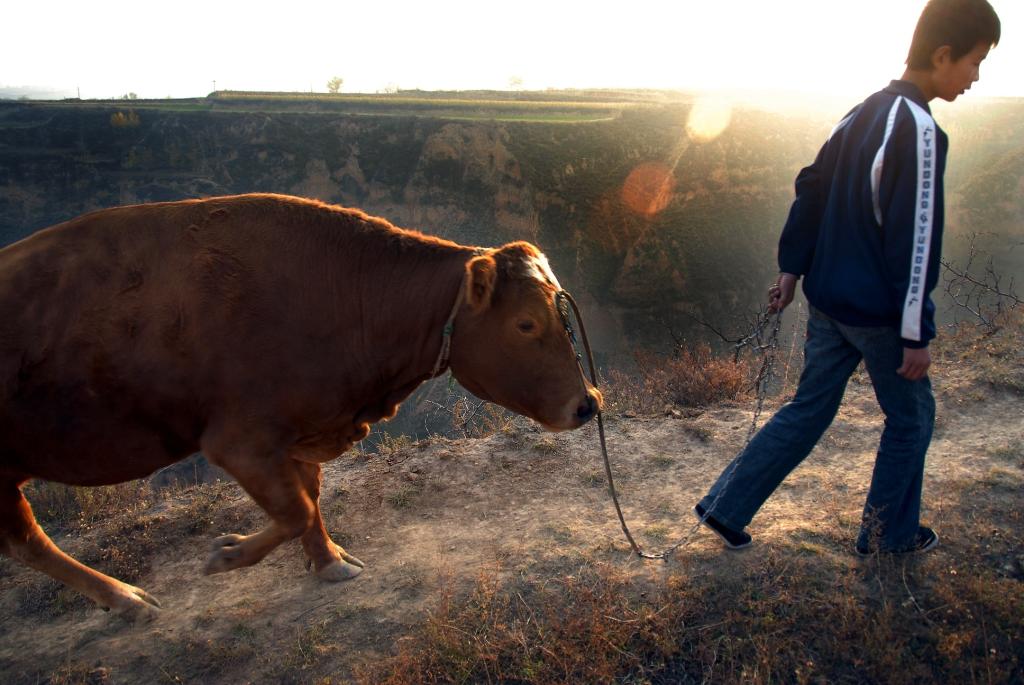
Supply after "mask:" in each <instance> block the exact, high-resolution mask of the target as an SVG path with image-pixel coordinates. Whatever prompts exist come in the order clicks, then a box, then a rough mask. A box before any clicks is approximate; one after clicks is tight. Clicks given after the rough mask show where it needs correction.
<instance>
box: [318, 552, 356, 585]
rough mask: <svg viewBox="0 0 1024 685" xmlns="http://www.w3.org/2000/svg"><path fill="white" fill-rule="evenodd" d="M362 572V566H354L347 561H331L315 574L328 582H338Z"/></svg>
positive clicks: (350, 578)
mask: <svg viewBox="0 0 1024 685" xmlns="http://www.w3.org/2000/svg"><path fill="white" fill-rule="evenodd" d="M353 558H354V557H353ZM357 561H358V559H357ZM360 563H362V562H360ZM362 572H363V567H362V566H356V565H355V564H350V563H348V562H347V561H332V562H331V563H329V564H327V565H326V566H324V567H323V568H322V569H320V570H319V571H317V572H316V576H317V578H319V579H320V580H326V581H327V582H329V583H340V582H341V581H343V580H352V579H353V578H355V577H356V576H358V575H359V574H360V573H362Z"/></svg>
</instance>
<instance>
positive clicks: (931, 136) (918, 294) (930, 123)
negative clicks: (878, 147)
mask: <svg viewBox="0 0 1024 685" xmlns="http://www.w3.org/2000/svg"><path fill="white" fill-rule="evenodd" d="M907 104H908V105H910V111H911V112H912V113H913V115H914V121H915V122H916V124H917V198H916V204H915V205H914V227H913V228H914V246H913V249H912V250H911V257H910V284H909V285H908V286H907V295H906V299H905V300H904V303H903V325H902V327H901V331H900V335H901V336H902V337H903V338H906V339H907V340H920V339H921V314H922V310H923V307H924V300H925V298H926V297H927V296H928V293H927V292H926V291H925V282H926V280H927V276H928V255H929V253H930V252H931V247H932V215H933V204H934V203H933V198H934V195H933V193H934V190H935V172H936V168H935V162H936V158H937V155H936V152H935V140H936V138H935V121H934V120H933V119H932V117H931V115H930V114H928V112H926V111H925V110H924V108H922V107H921V106H919V105H918V104H916V103H914V102H912V101H910V100H907Z"/></svg>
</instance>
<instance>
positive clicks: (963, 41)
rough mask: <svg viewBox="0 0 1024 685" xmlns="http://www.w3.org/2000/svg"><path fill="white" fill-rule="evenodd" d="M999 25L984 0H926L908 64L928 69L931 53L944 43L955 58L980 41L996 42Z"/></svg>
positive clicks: (971, 48)
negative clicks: (950, 49) (927, 0)
mask: <svg viewBox="0 0 1024 685" xmlns="http://www.w3.org/2000/svg"><path fill="white" fill-rule="evenodd" d="M999 32H1000V24H999V17H998V16H997V15H996V11H995V10H994V9H992V5H990V4H988V2H987V0H929V2H928V4H927V5H925V8H924V11H923V12H921V18H920V19H918V20H917V28H916V29H915V30H914V40H912V41H911V43H910V53H909V54H908V55H907V66H908V67H910V68H911V69H921V70H928V71H930V70H931V68H932V53H933V52H935V51H936V50H937V49H939V48H940V47H942V46H943V45H948V46H950V47H951V48H952V57H953V60H954V61H955V60H958V59H960V58H961V57H963V56H964V55H966V54H967V53H968V52H970V51H971V50H973V49H974V46H976V45H978V44H979V43H985V44H987V45H996V44H997V43H998V42H999Z"/></svg>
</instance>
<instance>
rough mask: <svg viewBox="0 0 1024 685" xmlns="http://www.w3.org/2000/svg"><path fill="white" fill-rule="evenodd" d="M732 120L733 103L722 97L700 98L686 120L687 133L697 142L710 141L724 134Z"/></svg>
mask: <svg viewBox="0 0 1024 685" xmlns="http://www.w3.org/2000/svg"><path fill="white" fill-rule="evenodd" d="M731 121H732V105H730V104H729V103H728V102H726V101H725V100H723V99H720V98H710V97H706V98H700V99H699V100H697V102H695V103H694V105H693V108H692V109H691V110H690V116H689V117H688V118H687V120H686V133H687V135H689V136H690V140H692V141H693V142H695V143H708V142H711V141H712V140H714V139H715V138H717V137H718V136H720V135H722V133H723V132H724V131H725V129H727V128H729V122H731Z"/></svg>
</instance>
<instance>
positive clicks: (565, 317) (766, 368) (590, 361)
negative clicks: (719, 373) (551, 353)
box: [555, 290, 782, 561]
mask: <svg viewBox="0 0 1024 685" xmlns="http://www.w3.org/2000/svg"><path fill="white" fill-rule="evenodd" d="M555 301H556V306H557V308H558V312H559V314H560V315H561V316H562V323H563V325H564V326H565V330H566V332H567V333H568V334H569V341H570V342H571V343H572V345H573V347H574V348H575V347H576V335H575V333H574V332H573V328H572V323H571V322H570V320H569V312H568V311H567V308H565V307H564V306H563V303H564V302H568V303H569V305H571V306H572V311H573V314H574V316H575V317H576V322H577V323H578V324H579V327H580V337H581V338H583V349H584V351H585V352H586V354H587V365H588V366H589V369H590V382H591V384H592V385H593V386H594V387H595V388H596V387H597V372H596V371H595V369H594V355H593V352H592V351H591V349H590V341H589V340H587V329H586V326H584V325H583V317H582V316H580V310H579V307H577V306H576V301H575V300H574V299H573V298H572V295H570V294H569V293H568V292H566V291H564V290H561V291H559V292H558V293H556V294H555ZM773 318H774V325H773V326H772V332H771V335H770V336H769V338H768V340H767V342H761V338H762V334H763V333H764V330H765V328H767V326H768V323H769V322H770V321H772V320H773ZM781 324H782V315H781V313H776V314H774V316H773V315H771V314H766V315H765V316H764V318H762V319H761V320H760V321H759V322H758V324H757V326H756V328H755V330H754V332H753V333H752V334H751V335H750V336H748V337H747V338H744V339H743V340H742V341H740V343H738V344H737V345H738V346H741V345H746V344H750V343H751V342H752V341H756V342H757V343H759V344H758V345H757V347H758V349H760V350H762V351H763V352H764V357H763V358H762V360H761V366H760V368H759V369H758V372H757V380H756V384H755V386H756V388H757V404H756V405H755V407H754V416H753V418H752V419H751V422H750V428H749V430H748V431H747V440H746V443H745V444H744V446H743V449H744V450H745V449H746V447H747V445H749V444H750V441H751V440H752V439H753V438H754V434H755V433H756V432H757V422H758V419H759V418H760V416H761V411H762V409H763V408H764V401H765V398H766V397H767V396H768V385H769V382H770V380H771V376H772V373H773V369H774V366H775V351H776V349H778V343H779V328H780V326H781ZM576 362H577V363H578V364H579V366H580V373H584V368H583V361H582V359H581V355H580V353H579V352H578V351H577V353H576ZM597 434H598V437H599V438H600V440H601V454H602V456H603V457H604V472H605V476H607V478H608V492H609V493H611V496H612V502H613V503H614V504H615V513H616V514H617V515H618V517H619V524H620V525H621V526H622V532H623V533H624V534H625V535H626V539H627V540H629V546H630V547H632V548H633V551H634V552H635V553H636V555H637V556H638V557H641V558H643V559H661V560H663V561H667V560H668V557H669V555H671V554H673V553H674V552H675V551H676V550H677V549H679V548H680V547H682V546H683V545H685V544H687V543H688V542H689V541H690V539H691V538H692V537H693V535H694V534H695V533H696V532H697V531H698V530H699V529H700V527H701V524H703V523H704V521H705V520H707V517H708V516H710V515H711V512H713V511H714V510H715V506H716V505H717V504H718V500H719V499H720V498H721V497H722V494H723V493H724V492H725V490H726V488H728V487H729V483H730V482H731V481H732V477H733V474H735V473H736V469H737V467H738V466H739V465H740V459H736V460H734V461H733V465H732V468H731V469H730V470H729V474H728V475H727V476H726V479H725V482H724V483H722V487H721V488H719V490H718V494H717V495H715V498H714V500H712V502H711V506H710V507H708V509H707V511H705V512H704V515H703V516H702V517H701V518H700V520H698V521H697V522H696V523H695V524H693V526H692V527H691V528H690V530H689V531H688V532H687V533H686V535H684V536H683V538H682V539H681V540H679V542H677V543H675V544H674V545H672V546H671V547H669V548H667V549H665V550H662V551H661V552H657V553H650V552H645V551H643V550H642V549H640V546H639V545H638V544H637V543H636V540H634V539H633V534H632V533H630V531H629V526H627V525H626V518H625V516H623V514H622V507H621V506H620V505H619V496H618V493H617V492H616V490H615V479H614V478H613V477H612V465H611V460H610V459H609V458H608V443H607V440H606V439H605V434H604V420H603V416H602V413H601V410H600V409H598V410H597ZM742 453H743V450H740V454H742Z"/></svg>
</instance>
